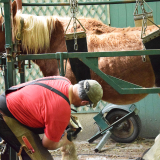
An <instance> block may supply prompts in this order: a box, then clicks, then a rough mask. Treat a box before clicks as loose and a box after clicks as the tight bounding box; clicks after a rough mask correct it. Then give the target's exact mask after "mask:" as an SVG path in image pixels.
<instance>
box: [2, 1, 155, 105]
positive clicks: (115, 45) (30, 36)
mask: <svg viewBox="0 0 160 160" xmlns="http://www.w3.org/2000/svg"><path fill="white" fill-rule="evenodd" d="M12 11H13V30H14V36H15V37H16V35H17V33H18V32H21V35H22V39H21V42H22V45H21V50H22V54H32V53H35V54H40V53H56V52H67V49H66V44H65V38H64V31H65V28H66V26H67V24H68V22H69V18H62V17H55V16H33V15H26V14H21V13H19V12H17V9H16V2H13V4H12ZM21 17H22V18H23V19H24V26H23V28H22V30H21V29H20V28H21V27H20V19H21ZM2 19H3V18H2V17H1V18H0V25H2V21H3V20H2ZM79 21H80V22H81V23H82V25H83V26H84V28H85V29H86V34H87V45H88V51H89V52H102V51H105V52H107V51H129V50H142V49H143V44H142V40H141V38H140V35H141V27H139V28H136V27H134V28H130V27H128V28H115V27H109V26H107V25H105V24H103V23H102V22H101V21H98V20H96V19H92V18H79ZM72 30H73V29H72V27H69V29H68V32H72ZM81 30H83V29H82V27H81V26H80V25H79V24H78V25H77V31H81ZM155 30H157V27H156V26H149V27H148V28H147V33H151V32H153V31H155ZM0 37H1V38H0V41H1V45H0V51H3V50H4V49H2V48H3V46H4V42H5V40H4V38H5V37H4V32H2V30H1V29H0ZM34 62H35V63H36V64H37V65H38V66H39V67H40V69H41V71H42V73H43V75H44V76H51V75H59V69H58V64H57V60H55V59H49V60H35V61H34ZM98 66H99V69H100V70H101V71H102V72H104V73H106V74H108V75H112V76H114V77H117V78H119V79H123V80H125V81H128V82H131V83H134V84H137V85H140V86H142V87H153V86H154V85H155V75H154V72H153V69H152V65H151V62H150V60H149V59H148V60H147V61H146V62H143V61H142V57H141V56H125V57H99V58H98ZM90 72H91V78H92V79H94V80H97V81H98V82H99V83H100V84H101V85H102V87H103V91H104V95H103V100H104V101H107V102H110V103H114V104H119V105H120V104H131V103H134V102H137V101H139V100H141V99H142V98H144V97H145V96H146V95H147V94H128V95H121V94H119V93H118V92H117V91H116V90H114V89H113V88H112V87H111V86H110V85H108V84H107V83H106V82H105V81H104V80H103V79H102V78H100V77H99V76H97V75H96V74H95V73H94V72H93V71H92V70H91V71H90ZM65 76H66V77H67V78H69V79H70V80H71V82H72V84H75V83H76V79H75V76H74V74H73V72H72V70H71V67H70V63H69V62H68V63H67V68H66V75H65Z"/></svg>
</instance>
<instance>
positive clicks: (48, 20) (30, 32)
mask: <svg viewBox="0 0 160 160" xmlns="http://www.w3.org/2000/svg"><path fill="white" fill-rule="evenodd" d="M21 19H24V25H23V27H22V29H21V22H20V20H21ZM13 26H14V27H13V29H14V36H15V37H17V35H18V33H20V34H21V42H22V50H23V51H26V52H27V54H28V53H29V54H30V53H34V54H36V53H38V52H47V50H49V48H50V39H51V34H52V32H53V30H54V28H55V20H54V17H51V16H34V15H27V14H21V12H17V14H16V16H15V17H14V20H13Z"/></svg>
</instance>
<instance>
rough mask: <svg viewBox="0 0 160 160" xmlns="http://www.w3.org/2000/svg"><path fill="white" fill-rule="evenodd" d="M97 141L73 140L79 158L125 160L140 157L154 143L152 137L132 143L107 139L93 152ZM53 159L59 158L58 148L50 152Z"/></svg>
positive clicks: (88, 159)
mask: <svg viewBox="0 0 160 160" xmlns="http://www.w3.org/2000/svg"><path fill="white" fill-rule="evenodd" d="M98 143H99V141H98V140H97V141H94V142H93V143H88V142H87V141H75V145H76V150H77V154H78V158H79V160H111V159H112V160H113V159H114V160H116V159H119V160H122V159H123V160H126V159H136V158H138V157H141V156H142V154H143V152H144V151H146V150H147V149H148V148H150V147H151V146H152V145H153V144H154V139H142V138H138V139H136V140H135V141H134V142H132V143H117V142H115V141H113V140H112V139H109V140H108V141H107V142H106V144H105V145H104V146H103V148H102V149H101V151H100V152H97V153H96V152H95V151H94V150H95V148H96V146H97V144H98ZM51 153H52V155H53V157H54V160H60V159H61V153H60V150H56V151H52V152H51Z"/></svg>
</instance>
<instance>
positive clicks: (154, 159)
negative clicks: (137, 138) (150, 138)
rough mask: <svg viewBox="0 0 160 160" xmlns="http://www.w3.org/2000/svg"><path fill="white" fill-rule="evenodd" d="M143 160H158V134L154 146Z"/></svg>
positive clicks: (159, 151)
mask: <svg viewBox="0 0 160 160" xmlns="http://www.w3.org/2000/svg"><path fill="white" fill-rule="evenodd" d="M143 159H145V160H159V159H160V134H159V135H158V136H157V137H156V138H155V143H154V145H153V146H152V147H151V148H150V150H149V151H148V152H147V153H146V154H145V155H144V157H143Z"/></svg>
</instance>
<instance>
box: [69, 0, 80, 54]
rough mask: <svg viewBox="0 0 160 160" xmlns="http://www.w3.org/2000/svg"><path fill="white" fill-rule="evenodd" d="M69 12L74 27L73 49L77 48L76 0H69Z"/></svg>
mask: <svg viewBox="0 0 160 160" xmlns="http://www.w3.org/2000/svg"><path fill="white" fill-rule="evenodd" d="M70 12H71V14H72V19H73V29H74V50H76V51H77V50H78V44H77V34H76V32H77V23H76V13H77V12H78V3H77V1H76V0H70Z"/></svg>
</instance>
